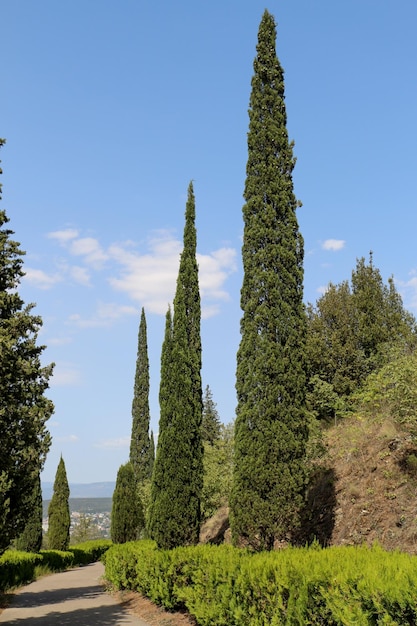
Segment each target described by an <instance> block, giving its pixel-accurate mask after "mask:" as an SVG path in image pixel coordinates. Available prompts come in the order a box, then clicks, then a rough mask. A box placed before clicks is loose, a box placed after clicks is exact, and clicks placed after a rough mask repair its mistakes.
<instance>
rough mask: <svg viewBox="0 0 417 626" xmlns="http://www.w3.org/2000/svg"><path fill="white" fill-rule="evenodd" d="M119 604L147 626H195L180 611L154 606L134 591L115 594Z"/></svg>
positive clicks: (194, 622) (193, 621)
mask: <svg viewBox="0 0 417 626" xmlns="http://www.w3.org/2000/svg"><path fill="white" fill-rule="evenodd" d="M116 595H117V597H118V600H119V602H120V603H121V604H122V605H123V606H124V607H125V608H127V610H128V611H130V612H131V613H133V614H134V615H137V616H138V617H140V618H141V619H143V620H144V621H145V622H147V623H148V624H149V626H195V625H196V621H195V620H194V618H192V617H191V616H190V615H188V614H187V613H185V612H182V611H174V612H169V611H165V610H164V609H163V608H162V607H159V606H156V605H155V604H153V603H152V602H151V601H150V600H148V598H145V597H144V596H142V595H140V594H139V593H136V592H134V591H123V592H118V593H117V594H116Z"/></svg>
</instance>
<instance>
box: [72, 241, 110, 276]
mask: <svg viewBox="0 0 417 626" xmlns="http://www.w3.org/2000/svg"><path fill="white" fill-rule="evenodd" d="M70 252H71V254H73V255H74V256H81V257H84V260H85V262H86V263H87V264H89V265H92V266H93V267H94V268H96V269H100V268H101V267H102V266H103V264H104V262H105V261H107V259H108V255H107V254H106V253H105V252H104V250H103V249H102V247H101V245H100V244H99V242H98V241H97V239H94V238H93V237H82V238H79V239H73V240H72V241H71V245H70Z"/></svg>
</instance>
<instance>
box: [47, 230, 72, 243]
mask: <svg viewBox="0 0 417 626" xmlns="http://www.w3.org/2000/svg"><path fill="white" fill-rule="evenodd" d="M78 234H79V233H78V230H75V228H66V229H64V230H55V231H53V232H51V233H48V234H47V235H46V236H47V237H48V239H56V241H58V242H59V243H60V244H61V245H63V246H64V245H66V244H67V243H68V242H69V241H71V240H72V239H75V238H76V237H78Z"/></svg>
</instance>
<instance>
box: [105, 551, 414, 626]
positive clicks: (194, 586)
mask: <svg viewBox="0 0 417 626" xmlns="http://www.w3.org/2000/svg"><path fill="white" fill-rule="evenodd" d="M104 561H105V566H106V578H107V580H108V581H109V582H110V583H111V584H112V585H113V586H115V587H117V588H119V589H123V588H125V589H133V590H137V591H139V592H141V593H142V594H144V595H146V596H147V597H149V598H150V599H151V600H152V601H153V602H155V603H156V604H160V605H162V606H164V607H165V608H168V609H180V608H186V609H187V610H188V612H189V613H190V614H191V615H193V616H194V617H195V619H196V621H197V623H198V624H200V625H201V626H205V625H207V626H209V625H211V626H212V625H213V624H215V625H216V626H249V625H250V626H267V625H268V626H278V625H285V626H287V625H288V626H290V625H291V626H295V625H306V624H309V625H319V624H320V625H323V624H325V625H328V626H333V625H334V626H336V625H337V626H339V625H345V626H352V624H355V625H358V626H361V625H367V624H375V625H379V624H381V625H382V624H385V625H388V624H390V625H391V626H394V625H402V624H417V558H416V557H412V556H410V555H407V554H404V553H399V552H398V553H397V552H394V553H388V552H385V551H384V550H382V549H381V548H380V547H378V546H374V547H373V548H368V547H365V546H364V547H333V548H327V549H319V548H317V547H310V548H288V549H285V550H282V551H279V552H270V553H262V554H250V553H248V552H246V551H244V550H239V549H235V548H232V547H231V546H208V545H205V546H196V547H189V548H177V549H175V550H171V551H163V550H157V549H156V547H155V545H154V544H153V543H152V542H149V541H142V542H136V543H128V544H124V545H117V546H116V545H115V546H113V547H112V548H110V550H109V551H108V552H106V555H105V557H104Z"/></svg>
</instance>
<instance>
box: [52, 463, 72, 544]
mask: <svg viewBox="0 0 417 626" xmlns="http://www.w3.org/2000/svg"><path fill="white" fill-rule="evenodd" d="M69 496H70V489H69V485H68V479H67V471H66V469H65V463H64V459H63V458H62V456H61V459H60V461H59V463H58V468H57V470H56V475H55V481H54V490H53V494H52V499H51V501H50V503H49V507H48V518H49V524H48V548H49V549H50V550H67V549H68V546H69V541H70V525H71V517H70V509H69Z"/></svg>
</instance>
